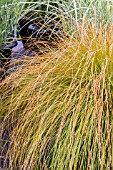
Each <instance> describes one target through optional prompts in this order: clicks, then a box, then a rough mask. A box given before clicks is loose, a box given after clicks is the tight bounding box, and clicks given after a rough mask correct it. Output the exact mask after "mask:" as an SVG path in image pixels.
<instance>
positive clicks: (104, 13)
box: [0, 0, 113, 43]
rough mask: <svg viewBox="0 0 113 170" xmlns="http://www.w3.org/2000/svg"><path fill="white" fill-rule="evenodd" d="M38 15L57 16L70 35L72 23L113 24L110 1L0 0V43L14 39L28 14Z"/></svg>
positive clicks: (112, 2)
mask: <svg viewBox="0 0 113 170" xmlns="http://www.w3.org/2000/svg"><path fill="white" fill-rule="evenodd" d="M31 11H32V12H33V13H35V14H36V15H35V17H36V18H37V19H38V15H39V14H40V12H41V13H45V15H47V16H48V15H49V14H55V15H56V14H58V15H60V16H61V18H63V20H64V21H65V22H63V23H64V25H65V23H67V21H68V24H69V25H66V30H67V31H69V33H70V34H72V32H73V31H74V30H73V23H74V24H75V23H76V24H77V23H78V22H82V21H83V20H84V19H85V18H87V19H88V20H89V21H90V22H91V23H92V24H94V22H95V23H96V24H97V25H99V23H100V21H103V22H106V21H107V22H110V23H113V17H112V16H113V1H111V0H87V1H86V0H76V1H75V0H65V1H64V0H56V1H55V2H54V1H53V0H38V1H37V0H1V1H0V20H1V27H0V43H2V42H6V41H7V39H8V37H10V38H11V37H12V38H17V37H14V35H13V34H14V30H15V29H16V28H17V25H18V20H19V19H20V18H21V17H23V16H24V15H26V14H27V13H30V12H31Z"/></svg>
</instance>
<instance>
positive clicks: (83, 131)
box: [0, 22, 113, 170]
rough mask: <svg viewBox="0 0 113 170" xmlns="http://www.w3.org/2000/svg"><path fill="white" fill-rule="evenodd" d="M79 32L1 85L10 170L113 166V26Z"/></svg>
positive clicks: (86, 25)
mask: <svg viewBox="0 0 113 170" xmlns="http://www.w3.org/2000/svg"><path fill="white" fill-rule="evenodd" d="M78 28H79V29H78V30H77V29H76V35H78V37H77V38H73V37H74V36H73V37H70V40H69V41H68V40H64V42H62V43H61V44H60V43H59V48H58V49H56V51H55V50H54V51H51V52H49V53H47V54H43V55H39V56H38V55H37V56H36V57H35V58H32V59H29V60H26V62H25V63H24V64H23V66H22V67H23V68H22V69H20V70H18V72H15V73H13V74H11V75H10V76H9V77H7V78H6V79H5V80H4V81H3V82H2V83H1V84H0V86H1V88H0V93H1V94H2V95H1V113H0V114H1V118H0V122H1V129H2V131H1V134H2V132H3V131H4V130H7V129H8V131H9V133H10V139H9V141H10V144H9V148H8V152H7V155H6V157H7V158H8V159H9V169H10V170H17V169H19V170H35V169H36V170H40V169H41V170H42V169H43V170H46V169H48V170H68V169H69V170H76V169H78V170H86V169H91V170H97V169H99V170H105V169H106V170H110V169H112V168H113V142H112V141H113V32H112V25H109V27H108V28H105V27H103V26H102V25H101V24H100V26H99V28H96V27H92V26H91V24H89V22H84V26H83V24H79V25H78Z"/></svg>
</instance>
